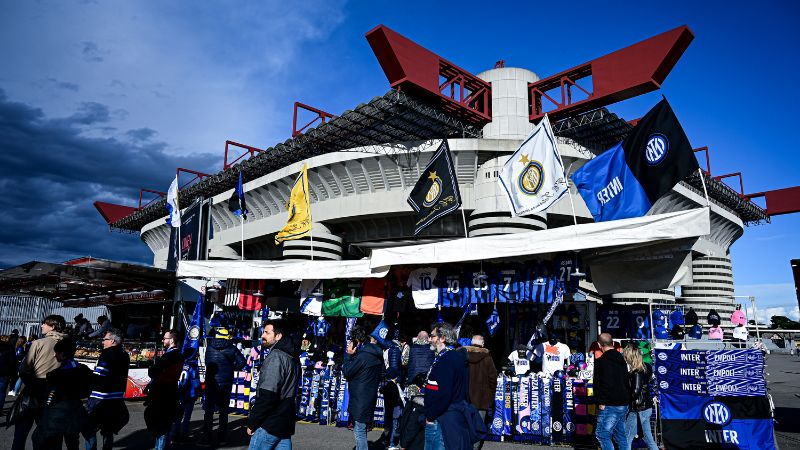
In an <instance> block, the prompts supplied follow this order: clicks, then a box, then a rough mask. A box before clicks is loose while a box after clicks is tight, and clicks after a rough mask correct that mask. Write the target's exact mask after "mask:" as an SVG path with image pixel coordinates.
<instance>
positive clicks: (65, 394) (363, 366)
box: [0, 315, 657, 450]
mask: <svg viewBox="0 0 800 450" xmlns="http://www.w3.org/2000/svg"><path fill="white" fill-rule="evenodd" d="M103 319H104V320H103V321H101V322H100V323H99V324H98V325H100V326H99V327H98V329H97V330H93V329H91V327H90V326H89V327H87V326H85V324H84V323H83V322H81V321H76V323H77V324H78V325H79V326H77V327H75V330H80V331H78V332H79V333H80V334H81V335H83V336H91V335H92V334H94V335H96V333H97V331H101V330H102V333H103V334H102V335H101V336H100V335H96V336H98V337H100V339H102V347H103V350H102V352H101V353H100V356H99V357H98V359H97V361H96V363H95V366H94V369H89V367H88V366H86V365H84V364H80V363H78V362H76V361H75V352H76V340H75V338H74V337H71V336H68V335H67V334H65V333H64V331H65V330H66V324H65V320H64V318H63V317H61V316H58V315H51V316H48V317H46V318H45V319H44V320H43V321H42V324H41V337H40V338H38V339H33V340H28V339H25V338H24V337H20V336H18V334H17V335H14V333H12V335H11V336H9V339H8V341H7V342H4V343H3V345H0V400H4V399H5V393H6V391H7V389H8V388H9V387H11V391H10V392H9V394H11V395H15V396H16V397H17V398H16V399H15V402H14V405H13V406H12V407H11V410H10V412H9V413H8V421H9V424H11V425H13V426H14V439H13V443H12V446H11V448H12V449H13V450H18V449H19V450H22V449H24V448H25V443H26V441H27V439H28V438H29V436H30V438H31V439H32V442H33V444H34V448H37V449H46V450H47V449H59V448H62V445H66V447H67V448H68V449H70V450H72V449H77V448H78V446H79V437H80V436H81V435H82V436H83V438H84V440H85V441H86V449H87V450H93V449H96V448H98V447H100V448H102V449H110V448H112V446H113V443H114V437H115V435H116V434H117V433H119V432H120V430H121V429H122V428H123V427H124V426H125V425H126V424H127V423H128V421H129V413H128V408H127V406H126V404H125V401H124V395H125V390H126V385H127V380H128V368H129V366H130V357H129V355H128V354H127V353H126V352H125V350H124V349H123V347H122V343H123V339H124V338H123V334H122V333H121V332H120V330H118V329H116V328H113V327H111V324H110V321H109V320H108V319H107V318H103ZM263 325H264V326H263V334H262V336H261V350H262V352H261V354H262V357H261V361H262V364H261V368H260V372H259V374H258V375H259V378H258V380H259V381H258V385H257V388H256V397H255V399H254V400H253V401H252V403H251V407H250V413H249V416H248V418H247V430H246V431H247V434H248V435H249V436H250V448H251V449H273V448H277V449H288V448H291V439H292V436H293V434H294V431H295V421H296V414H295V408H296V397H297V395H298V382H299V379H300V377H301V361H302V360H303V359H305V356H304V357H303V358H301V353H302V354H303V355H307V352H303V350H304V348H305V349H307V345H308V342H306V341H304V340H303V337H301V336H300V333H299V329H298V328H296V327H294V326H292V325H291V322H290V321H287V320H277V321H268V322H266V323H265V324H263ZM462 331H463V330H462ZM457 333H458V332H457V330H456V329H454V327H453V326H452V325H450V324H448V323H445V322H438V323H436V324H434V325H433V327H432V329H431V330H430V332H428V331H426V330H421V331H419V333H418V334H417V335H416V337H415V338H414V339H412V340H411V342H410V343H408V342H406V339H404V338H403V337H402V336H401V335H400V334H399V333H397V332H396V333H394V339H385V334H386V333H385V332H384V333H376V332H373V333H372V334H368V333H367V331H366V330H365V329H364V328H363V327H361V326H355V327H354V328H353V329H352V330H351V333H350V335H349V340H348V343H347V348H346V352H345V353H346V354H345V355H344V359H343V361H342V363H341V369H342V375H343V377H344V378H345V379H346V380H347V381H348V389H349V403H348V406H347V412H348V414H349V420H350V422H351V425H352V430H353V437H354V441H355V449H356V450H367V449H368V448H375V447H374V446H375V445H378V446H381V447H382V448H386V449H388V450H398V449H400V448H403V449H409V450H414V449H420V450H422V449H425V450H439V449H445V448H447V449H463V450H467V449H471V448H474V449H480V448H481V446H482V443H483V439H484V438H485V437H486V433H487V417H490V416H489V413H490V409H491V407H492V404H493V399H494V393H495V386H496V383H497V375H498V371H497V368H496V366H495V362H494V360H493V358H492V355H491V353H490V351H489V350H488V349H487V348H485V347H484V344H485V342H484V336H482V335H480V334H475V335H473V336H471V338H467V339H465V338H464V337H462V338H461V339H459V337H458V334H457ZM462 334H463V333H462ZM470 334H471V333H470ZM382 335H383V336H382ZM162 338H163V354H162V355H161V356H160V357H159V358H157V359H156V361H155V363H154V364H153V365H152V366H151V367H150V368H149V370H148V375H149V376H150V379H151V382H150V384H149V386H148V388H147V390H146V393H147V400H146V402H145V411H144V421H145V424H146V427H147V429H148V430H149V431H150V432H151V433H152V435H153V442H154V448H156V449H166V448H168V447H169V446H170V445H171V443H172V442H188V441H189V440H190V436H189V422H190V420H191V414H192V410H193V409H194V405H195V402H196V400H197V399H198V398H199V397H200V395H201V389H200V386H199V382H198V380H197V377H195V376H192V375H193V374H192V370H193V367H194V370H195V371H196V370H197V368H196V366H192V364H191V361H188V360H187V356H189V355H185V354H183V353H182V352H181V350H180V344H181V336H180V335H179V333H178V332H177V331H176V330H167V331H166V332H164V333H163V336H162ZM597 344H598V346H599V349H600V350H599V353H598V354H597V355H596V358H595V363H594V391H595V400H596V403H597V404H598V410H599V413H598V419H597V427H596V438H597V441H598V442H599V443H600V446H601V448H602V449H604V450H605V449H613V448H615V447H614V443H616V445H617V448H621V449H627V448H630V447H631V442H632V441H633V439H634V437H635V436H636V435H637V431H638V430H639V429H640V428H641V432H640V435H641V436H640V437H641V438H642V439H643V440H644V442H645V444H646V445H647V447H648V448H650V449H656V448H657V446H656V443H655V440H654V439H653V434H652V431H651V429H650V417H651V416H652V412H653V399H652V396H651V395H650V390H649V383H650V381H651V379H652V376H653V369H652V367H651V366H650V365H649V364H647V363H644V362H643V360H642V354H641V352H640V350H639V349H638V348H636V347H633V346H629V347H626V348H624V349H621V348H619V347H618V346H615V343H614V341H613V339H612V338H611V336H610V335H608V334H605V333H603V334H601V335H600V336H599V338H598V341H597ZM303 362H304V363H305V362H306V361H303ZM205 366H206V377H205V389H204V392H203V393H202V394H203V395H204V399H205V401H204V409H205V412H204V416H203V426H202V433H201V436H199V440H198V442H197V443H198V445H200V446H216V445H223V444H225V443H226V442H227V440H228V409H229V398H230V397H229V396H230V392H231V387H232V385H233V376H234V372H235V371H238V370H241V369H242V368H243V367H244V366H245V359H244V357H243V356H242V353H241V351H240V350H239V349H237V348H236V347H235V346H234V345H233V343H232V341H231V336H230V333H229V332H228V330H227V329H225V328H224V327H219V328H216V329H215V330H214V333H213V337H212V338H210V339H208V340H207V343H206V353H205ZM17 379H18V380H19V382H17ZM379 390H380V392H381V393H382V395H383V398H384V408H385V416H384V417H385V421H384V423H385V426H384V430H385V431H384V433H383V434H382V436H381V438H380V439H379V441H378V442H376V443H372V444H370V443H369V442H368V440H367V431H368V429H369V427H370V426H371V422H372V421H373V417H374V414H375V408H376V405H377V397H378V393H379ZM0 404H3V403H0ZM215 413H216V414H218V416H219V419H218V428H217V430H216V433H214V429H213V423H214V415H215ZM34 426H35V429H34ZM32 430H33V433H32V434H31V431H32ZM98 433H99V437H100V442H98Z"/></svg>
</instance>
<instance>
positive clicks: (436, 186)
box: [422, 172, 442, 208]
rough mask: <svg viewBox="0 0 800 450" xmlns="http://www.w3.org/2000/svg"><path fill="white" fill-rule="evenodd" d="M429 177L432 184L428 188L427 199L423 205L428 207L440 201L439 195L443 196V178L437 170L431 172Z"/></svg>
mask: <svg viewBox="0 0 800 450" xmlns="http://www.w3.org/2000/svg"><path fill="white" fill-rule="evenodd" d="M428 179H429V180H431V186H430V187H429V188H428V193H426V194H425V200H424V201H423V202H422V206H424V207H426V208H430V207H431V206H433V205H435V204H436V202H437V201H439V197H441V196H442V179H441V178H439V176H438V175H436V172H431V173H430V175H428Z"/></svg>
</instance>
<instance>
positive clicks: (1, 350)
mask: <svg viewBox="0 0 800 450" xmlns="http://www.w3.org/2000/svg"><path fill="white" fill-rule="evenodd" d="M15 343H16V342H15ZM18 367H19V362H17V355H16V352H15V349H14V346H13V345H11V344H8V343H5V342H3V343H0V377H13V376H14V375H15V374H16V373H17V368H18Z"/></svg>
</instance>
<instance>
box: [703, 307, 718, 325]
mask: <svg viewBox="0 0 800 450" xmlns="http://www.w3.org/2000/svg"><path fill="white" fill-rule="evenodd" d="M706 320H707V321H708V324H709V325H719V324H720V323H722V318H721V317H720V316H719V313H718V312H717V310H716V309H712V310H711V311H709V312H708V316H706Z"/></svg>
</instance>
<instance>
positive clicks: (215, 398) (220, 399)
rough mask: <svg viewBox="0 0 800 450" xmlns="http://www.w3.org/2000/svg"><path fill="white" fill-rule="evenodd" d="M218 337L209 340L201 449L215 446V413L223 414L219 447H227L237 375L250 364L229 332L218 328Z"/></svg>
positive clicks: (220, 415) (220, 420)
mask: <svg viewBox="0 0 800 450" xmlns="http://www.w3.org/2000/svg"><path fill="white" fill-rule="evenodd" d="M215 330H216V337H214V338H211V339H209V340H208V347H206V391H205V394H204V395H205V403H204V407H205V412H204V415H203V437H202V440H201V442H200V445H210V444H211V443H212V441H213V440H212V431H213V427H214V409H215V408H216V409H217V411H219V431H218V433H217V443H218V444H224V443H225V441H226V440H227V437H228V407H229V406H228V405H229V402H230V398H231V386H232V385H233V372H234V371H237V370H242V369H243V368H244V366H245V364H247V361H245V359H244V356H242V352H240V351H239V349H237V348H236V347H234V346H233V343H232V342H231V334H230V332H229V331H228V329H227V328H224V327H219V328H216V329H215Z"/></svg>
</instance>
